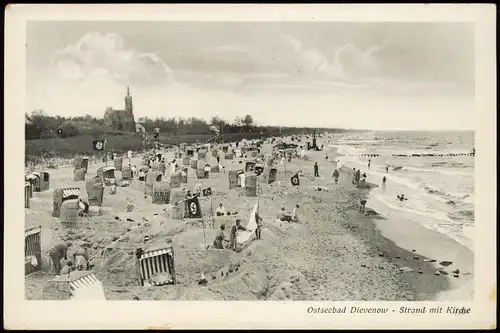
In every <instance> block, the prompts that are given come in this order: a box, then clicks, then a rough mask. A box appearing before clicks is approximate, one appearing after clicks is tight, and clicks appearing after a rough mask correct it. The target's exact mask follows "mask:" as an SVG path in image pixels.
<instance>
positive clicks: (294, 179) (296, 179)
mask: <svg viewBox="0 0 500 333" xmlns="http://www.w3.org/2000/svg"><path fill="white" fill-rule="evenodd" d="M290 181H291V182H292V185H293V186H299V185H300V180H299V175H298V174H297V173H296V174H295V175H294V176H292V178H290Z"/></svg>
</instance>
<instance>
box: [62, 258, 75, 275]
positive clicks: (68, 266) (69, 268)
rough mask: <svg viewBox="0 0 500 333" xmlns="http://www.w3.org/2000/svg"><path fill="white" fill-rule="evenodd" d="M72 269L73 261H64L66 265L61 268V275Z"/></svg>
mask: <svg viewBox="0 0 500 333" xmlns="http://www.w3.org/2000/svg"><path fill="white" fill-rule="evenodd" d="M72 271H73V263H72V262H71V261H68V262H66V265H64V267H63V268H62V269H61V275H66V274H69V273H71V272H72Z"/></svg>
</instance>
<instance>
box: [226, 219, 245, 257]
mask: <svg viewBox="0 0 500 333" xmlns="http://www.w3.org/2000/svg"><path fill="white" fill-rule="evenodd" d="M240 222H241V220H240V219H237V220H236V223H235V224H233V226H232V227H231V232H230V234H229V249H231V250H233V251H236V246H237V245H238V242H237V241H236V233H237V232H238V230H243V231H247V229H246V228H245V227H243V226H242V225H241V224H240Z"/></svg>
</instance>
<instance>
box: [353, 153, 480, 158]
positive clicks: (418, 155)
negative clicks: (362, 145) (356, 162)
mask: <svg viewBox="0 0 500 333" xmlns="http://www.w3.org/2000/svg"><path fill="white" fill-rule="evenodd" d="M475 155H476V153H443V154H438V153H427V154H415V153H412V154H392V155H380V154H349V155H347V156H356V157H373V158H377V157H389V156H392V157H456V156H472V157H474V156H475Z"/></svg>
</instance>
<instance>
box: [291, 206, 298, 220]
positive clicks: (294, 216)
mask: <svg viewBox="0 0 500 333" xmlns="http://www.w3.org/2000/svg"><path fill="white" fill-rule="evenodd" d="M292 222H299V205H295V207H294V208H293V210H292Z"/></svg>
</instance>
